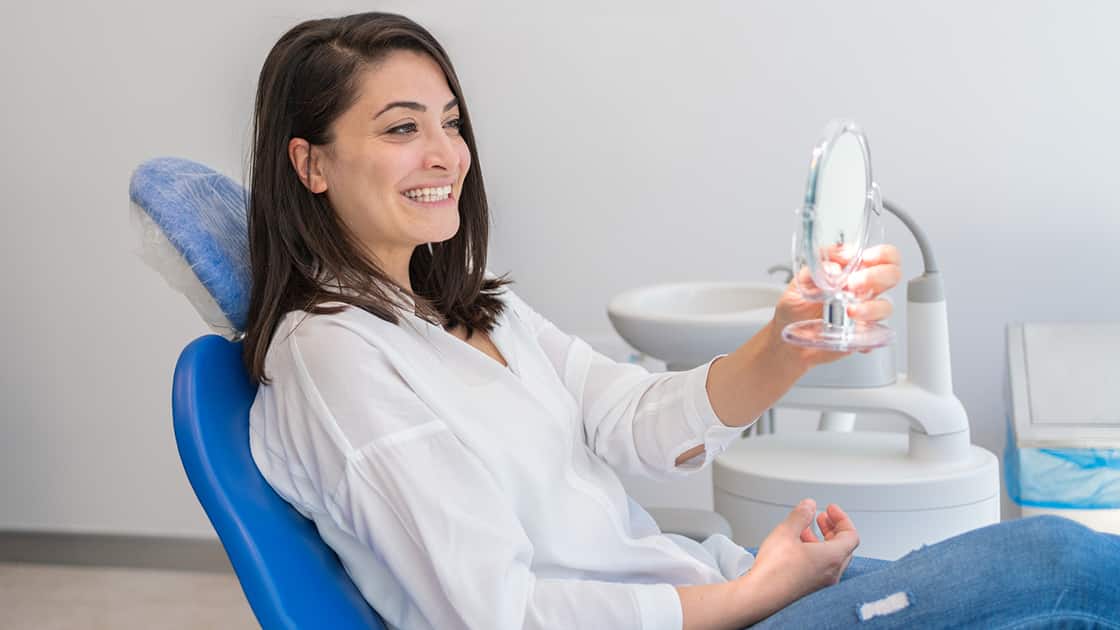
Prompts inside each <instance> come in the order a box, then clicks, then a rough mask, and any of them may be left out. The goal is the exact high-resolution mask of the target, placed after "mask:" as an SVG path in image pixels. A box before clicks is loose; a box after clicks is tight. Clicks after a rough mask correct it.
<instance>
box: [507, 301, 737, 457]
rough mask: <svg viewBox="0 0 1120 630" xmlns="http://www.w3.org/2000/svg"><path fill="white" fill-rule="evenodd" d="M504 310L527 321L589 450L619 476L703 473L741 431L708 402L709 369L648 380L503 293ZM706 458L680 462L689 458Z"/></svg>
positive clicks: (642, 372)
mask: <svg viewBox="0 0 1120 630" xmlns="http://www.w3.org/2000/svg"><path fill="white" fill-rule="evenodd" d="M507 294H508V296H509V298H508V300H509V305H510V306H512V307H513V308H514V310H515V312H517V313H518V314H519V316H520V317H521V318H522V319H523V320H524V321H525V322H526V324H527V325H528V327H529V329H530V332H531V333H532V334H533V335H534V336H535V338H536V339H537V341H538V343H539V344H540V346H541V348H542V349H543V350H544V352H545V354H546V355H547V356H548V358H549V360H550V361H551V362H552V364H553V366H554V367H555V368H556V372H557V374H558V375H559V376H560V378H561V380H562V381H563V383H564V386H565V388H566V389H567V390H568V391H569V392H570V393H571V394H572V396H573V397H574V398H575V400H576V402H577V403H578V405H579V406H580V409H581V410H582V419H583V430H584V436H585V440H586V442H587V445H588V446H589V447H590V448H591V449H592V450H593V451H594V452H595V453H596V454H597V455H598V456H599V457H601V458H602V459H603V460H605V461H606V462H607V463H608V464H609V465H610V466H611V467H612V468H614V469H615V470H616V471H618V472H620V473H625V474H630V475H640V476H644V477H649V478H653V479H671V478H676V477H682V476H685V475H687V474H690V473H693V472H696V471H697V470H700V469H701V468H703V467H704V466H707V465H708V464H709V463H710V462H711V461H712V459H714V458H715V457H716V456H717V455H719V454H720V453H721V452H723V451H724V450H725V449H726V448H727V447H728V445H730V444H731V442H732V441H733V440H735V439H736V438H737V437H739V436H740V435H742V432H743V430H744V429H745V428H746V426H741V427H733V426H727V425H725V424H724V423H723V422H722V421H721V420H720V419H719V416H717V415H716V413H715V411H714V410H713V409H712V404H711V400H710V399H709V398H708V390H707V380H708V371H709V370H710V368H711V365H712V363H713V362H715V360H716V359H719V358H721V357H723V356H726V355H719V356H716V357H714V358H713V359H712V360H711V361H709V362H708V363H706V364H704V365H701V366H699V367H697V368H694V369H691V370H686V371H682V372H666V373H662V374H651V373H650V372H649V371H648V370H646V369H645V368H643V367H642V366H640V365H635V364H631V363H619V362H616V361H613V360H611V359H610V358H608V357H606V356H604V355H603V354H600V353H599V352H596V351H595V350H593V349H592V348H591V346H589V345H588V344H587V342H585V341H583V340H582V339H580V338H579V337H574V336H571V335H568V334H566V333H564V332H563V331H561V330H560V329H559V328H557V327H556V326H555V325H554V324H553V323H552V322H550V321H548V320H547V319H546V318H544V317H543V316H541V315H540V314H539V313H537V312H536V311H535V310H533V309H532V308H531V307H530V306H529V305H528V304H526V303H525V302H524V301H523V300H521V299H520V298H519V297H517V296H516V295H515V294H514V293H513V292H512V291H508V290H507ZM701 444H702V445H704V453H703V454H702V455H698V456H695V457H693V458H692V459H689V460H688V461H686V462H683V463H682V464H681V465H680V466H678V465H677V464H676V460H677V458H678V457H680V456H681V455H682V454H683V453H685V452H686V451H688V450H690V449H692V448H695V447H696V446H699V445H701Z"/></svg>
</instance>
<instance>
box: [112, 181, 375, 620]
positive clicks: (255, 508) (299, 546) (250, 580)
mask: <svg viewBox="0 0 1120 630" xmlns="http://www.w3.org/2000/svg"><path fill="white" fill-rule="evenodd" d="M179 162H181V163H182V164H183V166H184V167H185V168H184V172H185V173H186V174H188V175H190V176H195V175H197V172H198V167H200V168H203V169H205V168H206V167H202V166H201V165H196V164H194V163H191V162H187V161H185V160H182V161H179ZM153 163H154V164H156V165H157V166H158V167H159V170H160V171H161V172H162V173H164V175H163V176H165V177H166V182H167V183H168V185H173V184H174V182H176V178H175V177H174V176H173V173H172V174H171V175H167V172H168V165H169V162H168V161H167V160H161V161H153V162H150V163H147V164H153ZM171 165H172V166H174V163H171ZM207 170H209V169H207ZM145 172H148V173H149V174H150V171H145V169H144V166H141V168H139V169H137V173H136V174H135V175H134V176H133V186H132V188H133V192H134V194H133V201H134V202H137V203H140V202H141V200H138V199H137V195H136V194H135V191H136V189H137V179H138V177H140V176H141V174H142V173H145ZM211 173H213V172H212V171H211ZM214 175H216V176H217V177H220V178H224V179H225V180H227V181H220V180H219V181H218V182H217V183H218V188H219V189H222V190H228V189H229V187H230V185H232V186H235V187H237V188H238V189H240V186H238V185H237V184H236V183H235V182H233V181H232V180H229V179H228V178H225V177H224V176H222V175H219V174H216V173H215V174H214ZM148 181H149V182H150V181H151V180H150V179H149V180H148ZM141 188H142V187H141ZM234 192H236V191H234ZM226 197H230V195H226ZM234 197H235V198H240V199H244V195H243V194H239V195H234ZM160 198H161V197H160V195H153V194H149V195H147V196H145V197H144V199H143V202H144V203H148V204H155V205H160V203H161V202H160V201H159V199H160ZM176 199H177V201H176V203H179V204H183V203H184V202H183V197H182V196H178V197H176ZM153 200H154V201H153ZM199 203H207V196H206V195H194V201H190V202H189V203H188V204H187V206H190V204H199ZM183 207H186V206H183ZM161 209H162V210H163V211H165V212H164V215H163V217H162V218H168V216H169V215H168V214H167V211H168V208H167V207H166V206H163V207H162V208H161ZM144 210H145V211H146V212H148V214H149V215H156V214H158V212H159V211H153V210H151V209H150V208H148V207H147V206H145V207H144ZM211 210H212V208H211ZM196 211H197V208H193V209H191V208H188V210H187V211H184V212H180V213H177V214H174V216H173V217H171V220H174V221H180V222H181V221H185V220H189V219H188V218H187V217H191V216H196V215H197V214H198V213H197V212H196ZM241 212H242V217H241V220H242V221H243V217H244V209H243V208H242V209H241ZM204 214H205V213H204ZM232 220H233V221H236V220H237V218H236V217H234V218H233V219H232ZM189 231H190V230H187V232H189ZM181 232H182V231H180V235H181ZM172 240H173V241H174V239H172ZM176 247H177V248H178V249H179V250H180V253H182V254H183V256H184V259H185V260H186V261H187V263H188V264H191V265H192V268H197V261H194V260H191V257H192V254H189V253H188V252H192V251H193V252H198V251H204V250H205V248H198V247H195V249H194V250H192V249H191V247H192V245H191V244H190V243H186V244H184V247H179V244H176ZM184 248H185V249H186V251H184ZM222 255H226V254H225V253H224V252H223V254H222ZM210 258H211V260H210V263H209V264H210V271H209V273H210V276H211V279H213V278H214V274H215V273H220V264H219V265H217V266H215V264H214V263H213V260H214V259H215V257H214V256H211V257H210ZM234 264H235V265H246V263H245V261H235V263H234ZM246 266H247V265H246ZM230 271H231V274H230V275H231V276H237V275H238V273H239V272H234V271H233V270H230ZM235 284H236V282H235ZM209 286H210V284H209V283H208V287H209ZM215 286H216V285H215ZM208 290H209V291H211V293H213V292H214V289H213V288H208ZM237 293H240V294H241V295H243V296H247V295H248V291H246V290H244V287H239V286H235V287H233V288H232V289H229V293H228V294H226V295H225V296H217V295H215V296H214V297H215V299H216V300H217V301H218V302H219V304H222V302H223V301H225V302H226V303H227V304H232V306H231V308H232V309H234V310H236V309H238V308H239V305H238V304H237V303H231V302H230V301H229V299H228V298H229V296H230V295H233V294H237ZM222 306H223V310H225V309H226V304H222ZM229 314H230V313H228V312H227V315H229ZM230 319H231V320H235V319H238V318H237V317H236V316H234V317H230ZM256 390H257V388H256V386H255V385H254V384H253V383H252V382H251V381H250V380H249V377H248V374H247V373H246V372H245V369H244V365H243V363H242V361H241V344H240V343H233V342H230V341H227V340H226V339H224V338H222V337H220V336H218V335H206V336H203V337H200V338H198V339H196V340H194V341H193V342H191V343H190V344H188V345H187V347H186V348H185V349H184V350H183V352H182V354H181V355H180V356H179V361H178V363H177V364H176V366H175V378H174V383H173V388H172V415H173V419H174V426H175V442H176V444H177V445H178V448H179V456H180V458H181V459H182V461H183V468H184V469H185V470H186V473H187V478H188V479H189V480H190V483H191V486H192V487H193V488H194V491H195V494H196V495H197V496H198V500H199V502H200V503H201V504H202V507H203V509H204V510H205V511H206V515H207V516H208V517H209V518H210V522H211V523H212V524H213V525H214V529H215V530H216V531H217V533H218V537H219V538H220V539H221V542H222V546H223V547H224V548H225V550H226V553H227V554H228V555H229V559H230V562H231V564H232V565H233V568H234V571H236V573H237V578H238V580H239V581H240V582H241V587H242V589H243V590H244V591H245V596H246V598H247V599H248V601H249V605H250V606H251V607H252V609H253V613H254V614H255V615H256V616H257V620H258V621H259V622H260V624H261V626H262V627H263V628H265V629H267V630H271V629H272V628H332V629H333V628H338V629H347V630H348V629H352V628H353V629H357V628H374V629H378V630H383V629H384V627H385V626H384V625H383V623H382V621H381V619H380V617H379V616H378V615H377V613H376V612H375V611H374V610H373V609H372V608H371V607H370V606H369V604H368V603H367V602H366V600H365V599H364V598H363V597H362V595H361V593H360V592H359V591H358V589H357V587H356V586H354V583H353V582H352V581H351V580H350V577H349V576H348V575H347V574H346V571H345V569H343V567H342V564H341V563H340V561H339V559H338V557H337V556H336V555H335V553H334V552H333V551H332V550H331V549H330V548H329V547H328V546H327V545H326V543H324V542H323V540H322V538H320V536H319V533H318V531H317V530H316V528H315V526H314V524H313V523H312V522H311V521H309V520H307V519H306V518H304V517H303V516H302V515H301V514H300V513H299V512H297V511H296V510H295V509H294V508H292V507H291V506H290V505H289V504H288V503H287V502H286V501H284V499H282V498H281V497H280V496H279V495H278V494H276V492H275V491H273V489H272V487H271V486H269V485H268V482H266V481H265V479H264V477H262V476H261V474H260V471H259V470H258V469H257V467H256V464H255V463H254V462H253V458H252V456H251V454H250V451H249V408H250V406H251V405H252V403H253V399H254V397H255V396H256Z"/></svg>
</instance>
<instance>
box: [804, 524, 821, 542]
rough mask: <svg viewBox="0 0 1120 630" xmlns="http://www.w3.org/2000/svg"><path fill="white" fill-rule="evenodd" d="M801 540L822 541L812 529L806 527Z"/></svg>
mask: <svg viewBox="0 0 1120 630" xmlns="http://www.w3.org/2000/svg"><path fill="white" fill-rule="evenodd" d="M801 542H807V543H815V542H820V540H818V539H817V535H816V534H814V533H813V530H812V529H810V528H808V527H806V528H805V529H803V530H801Z"/></svg>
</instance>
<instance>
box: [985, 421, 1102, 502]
mask: <svg viewBox="0 0 1120 630" xmlns="http://www.w3.org/2000/svg"><path fill="white" fill-rule="evenodd" d="M1003 471H1004V477H1005V479H1004V481H1005V483H1006V485H1007V494H1008V495H1009V496H1010V497H1011V498H1012V499H1013V500H1014V501H1015V502H1016V503H1018V504H1019V505H1026V506H1031V507H1045V508H1058V509H1075V510H1097V509H1118V508H1120V449H1114V448H1113V449H1105V448H1018V447H1017V446H1016V441H1015V432H1014V429H1013V427H1012V425H1011V423H1010V422H1008V425H1007V446H1006V448H1005V449H1004V452H1003Z"/></svg>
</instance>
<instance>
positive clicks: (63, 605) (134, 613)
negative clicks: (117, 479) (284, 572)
mask: <svg viewBox="0 0 1120 630" xmlns="http://www.w3.org/2000/svg"><path fill="white" fill-rule="evenodd" d="M259 627H260V626H259V625H257V622H256V619H255V618H254V617H253V613H252V611H251V610H250V609H249V604H248V603H247V602H246V601H245V595H244V594H243V593H242V592H241V587H240V586H239V585H238V583H237V578H236V577H235V576H234V575H233V574H232V573H207V572H201V571H164V570H153V569H121V568H104V567H71V566H63V565H48V564H22V563H0V628H4V630H25V629H27V630H31V629H34V630H55V629H62V628H66V629H71V628H74V629H85V628H89V629H97V630H101V629H105V630H109V629H113V630H132V629H140V628H144V629H148V628H152V629H168V630H179V629H183V630H186V629H188V628H189V629H191V630H195V629H201V628H222V629H223V630H224V629H227V628H228V629H230V630H237V629H240V628H259Z"/></svg>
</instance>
